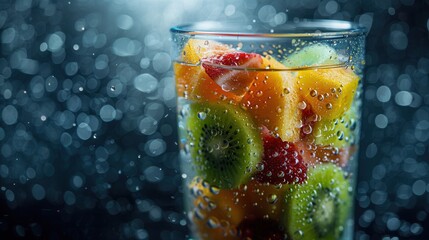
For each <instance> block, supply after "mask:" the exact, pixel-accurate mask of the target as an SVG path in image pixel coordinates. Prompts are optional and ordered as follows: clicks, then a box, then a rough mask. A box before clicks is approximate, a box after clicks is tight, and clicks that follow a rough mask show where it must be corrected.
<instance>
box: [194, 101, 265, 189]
mask: <svg viewBox="0 0 429 240" xmlns="http://www.w3.org/2000/svg"><path fill="white" fill-rule="evenodd" d="M189 114H190V115H189V118H188V121H187V126H188V141H189V145H190V153H191V156H192V160H193V164H194V167H195V168H196V169H195V170H196V172H197V174H199V175H200V176H201V177H202V178H204V179H205V180H206V181H207V182H209V183H210V184H212V185H215V186H217V187H219V188H222V189H230V188H234V187H237V186H239V185H240V184H242V183H244V182H245V181H247V179H248V178H249V177H250V176H251V175H252V173H253V172H254V171H255V169H256V165H257V164H258V163H259V162H260V160H261V156H262V152H263V147H262V141H261V139H260V136H259V131H258V129H257V127H256V126H255V125H254V123H253V121H252V118H251V117H250V116H249V115H248V114H247V113H246V112H245V111H244V110H242V109H241V108H239V107H237V106H234V105H231V104H221V103H194V104H191V107H190V113H189Z"/></svg>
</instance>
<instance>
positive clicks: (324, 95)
mask: <svg viewBox="0 0 429 240" xmlns="http://www.w3.org/2000/svg"><path fill="white" fill-rule="evenodd" d="M298 82H299V83H298V85H299V88H300V89H301V96H302V98H303V99H304V101H305V102H306V103H307V104H310V106H311V108H312V110H313V112H314V113H315V114H317V115H319V116H321V118H322V119H335V118H338V117H340V116H341V115H342V114H344V113H345V112H346V111H347V110H348V109H350V106H351V104H352V102H353V99H354V96H355V92H356V89H357V86H358V82H359V77H358V76H357V75H356V74H354V73H353V72H352V71H351V70H348V69H344V68H334V69H313V70H302V71H299V72H298Z"/></svg>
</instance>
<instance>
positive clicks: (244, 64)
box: [201, 52, 263, 96]
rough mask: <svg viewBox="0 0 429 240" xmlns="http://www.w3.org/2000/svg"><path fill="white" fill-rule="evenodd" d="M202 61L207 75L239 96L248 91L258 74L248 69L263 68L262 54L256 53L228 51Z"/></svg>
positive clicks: (223, 87)
mask: <svg viewBox="0 0 429 240" xmlns="http://www.w3.org/2000/svg"><path fill="white" fill-rule="evenodd" d="M201 62H202V66H203V68H204V70H205V72H206V73H207V75H208V76H209V77H210V78H211V79H213V81H215V82H216V83H217V84H218V85H219V86H220V87H221V88H222V89H223V90H224V91H226V92H232V93H234V94H236V95H239V96H242V95H244V93H246V91H247V89H248V87H249V86H250V84H252V82H253V81H254V80H255V77H256V74H257V72H255V71H247V70H246V69H249V68H258V69H260V68H263V59H262V56H261V55H259V54H256V53H245V52H228V53H224V54H220V55H215V56H211V57H207V58H203V59H202V60H201ZM237 68H239V69H237Z"/></svg>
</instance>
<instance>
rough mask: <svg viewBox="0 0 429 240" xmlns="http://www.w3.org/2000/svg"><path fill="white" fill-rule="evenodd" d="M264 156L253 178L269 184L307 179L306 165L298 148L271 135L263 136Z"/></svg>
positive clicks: (299, 181)
mask: <svg viewBox="0 0 429 240" xmlns="http://www.w3.org/2000/svg"><path fill="white" fill-rule="evenodd" d="M263 142H264V157H263V159H262V165H261V166H263V167H261V168H260V169H259V170H260V171H259V172H257V174H256V176H255V178H256V180H258V181H259V182H263V183H265V182H268V183H270V184H280V183H281V184H284V183H289V184H291V183H302V182H304V181H305V180H307V166H306V165H305V164H304V161H303V159H302V156H301V155H300V154H299V151H298V148H297V147H296V146H295V145H294V144H293V143H290V142H283V141H282V140H281V139H280V138H275V137H273V136H271V135H265V136H264V140H263Z"/></svg>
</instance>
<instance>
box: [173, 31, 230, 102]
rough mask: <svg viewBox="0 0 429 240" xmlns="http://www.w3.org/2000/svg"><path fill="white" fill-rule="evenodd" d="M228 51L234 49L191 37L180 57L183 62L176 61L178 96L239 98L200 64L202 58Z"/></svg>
mask: <svg viewBox="0 0 429 240" xmlns="http://www.w3.org/2000/svg"><path fill="white" fill-rule="evenodd" d="M228 51H232V49H230V48H229V47H228V46H227V45H224V44H221V43H218V42H215V41H209V40H200V39H190V40H189V41H188V42H187V43H186V45H185V47H184V48H183V51H182V54H181V58H180V61H182V63H178V62H176V63H174V73H175V76H176V89H177V96H178V97H183V98H186V99H191V100H196V99H204V100H207V101H216V100H219V99H221V100H225V99H233V100H238V97H237V96H235V95H234V94H232V93H228V92H225V91H223V90H222V88H221V87H220V86H219V85H217V84H216V83H215V82H214V81H213V80H212V79H211V78H210V77H209V76H208V75H207V74H206V73H205V71H204V68H203V67H202V66H201V64H200V63H201V59H202V58H205V57H208V56H212V55H216V54H221V53H225V52H228Z"/></svg>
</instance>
